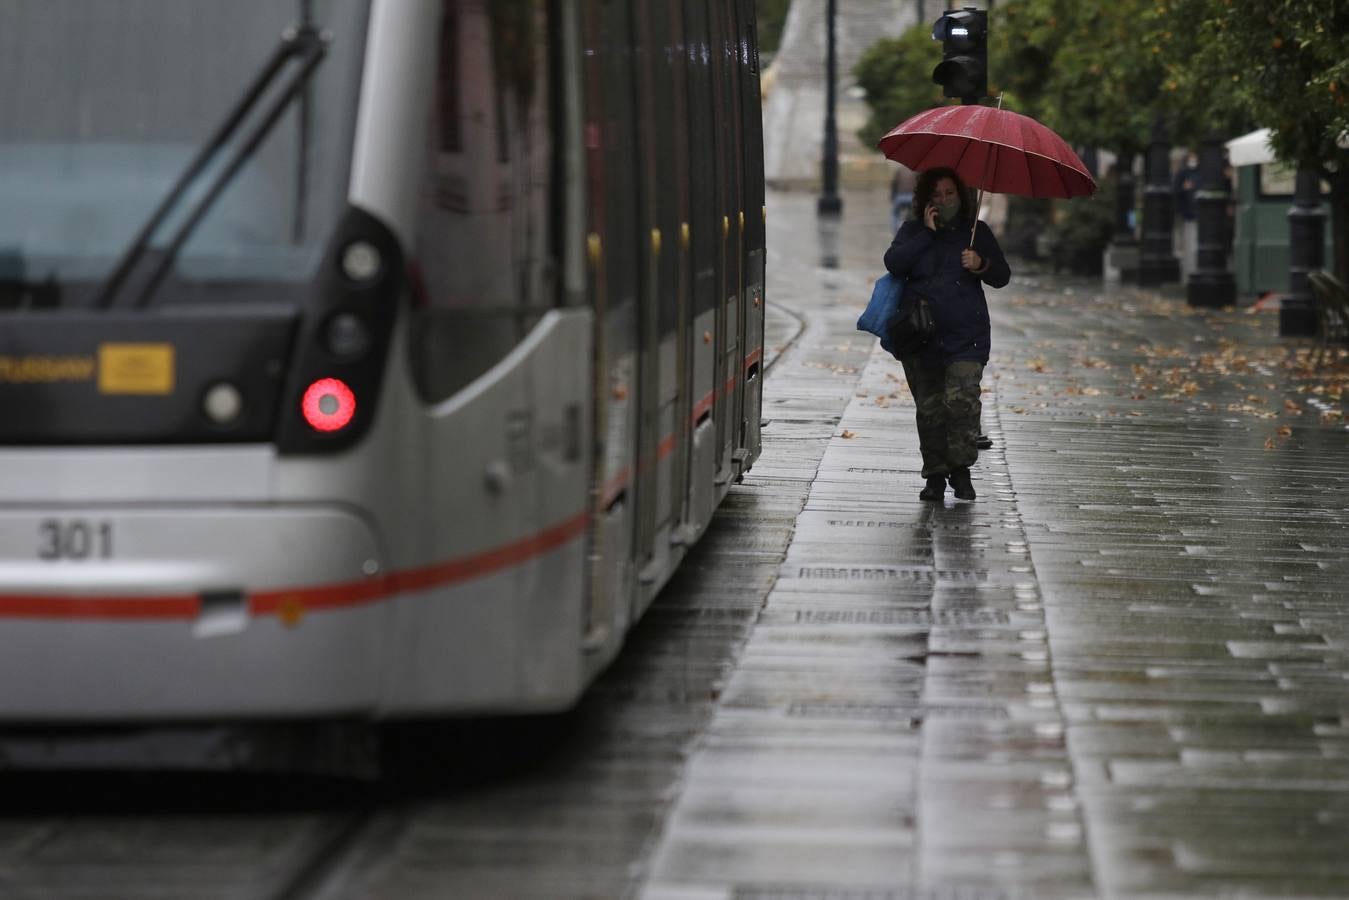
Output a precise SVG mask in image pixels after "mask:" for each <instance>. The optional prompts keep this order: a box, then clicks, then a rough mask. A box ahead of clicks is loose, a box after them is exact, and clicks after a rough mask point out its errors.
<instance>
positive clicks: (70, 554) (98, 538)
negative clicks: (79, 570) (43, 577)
mask: <svg viewBox="0 0 1349 900" xmlns="http://www.w3.org/2000/svg"><path fill="white" fill-rule="evenodd" d="M37 555H38V559H46V560H51V561H56V560H62V559H76V560H78V559H90V558H97V559H110V558H111V557H112V523H111V522H90V521H88V520H85V519H74V520H71V521H62V520H60V519H44V520H43V521H42V523H41V524H39V525H38V547H37Z"/></svg>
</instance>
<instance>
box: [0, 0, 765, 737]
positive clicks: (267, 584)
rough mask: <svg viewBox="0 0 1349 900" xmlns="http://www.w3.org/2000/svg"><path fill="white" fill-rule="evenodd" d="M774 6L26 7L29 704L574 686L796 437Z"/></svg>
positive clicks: (12, 160)
mask: <svg viewBox="0 0 1349 900" xmlns="http://www.w3.org/2000/svg"><path fill="white" fill-rule="evenodd" d="M762 158H763V151H762V132H761V125H760V103H759V66H758V55H757V46H756V38H755V25H754V9H753V0H662V2H660V3H650V2H646V0H298V2H278V0H232V2H230V3H219V2H216V0H99V2H98V3H89V2H86V0H0V485H2V487H0V727H19V728H42V727H47V726H60V727H62V728H68V727H70V726H73V725H89V726H99V725H111V724H117V725H119V726H124V725H144V726H154V725H165V726H173V725H175V724H181V723H201V722H207V723H218V722H239V723H249V722H267V721H276V720H311V719H320V720H327V721H331V720H341V721H361V722H379V721H390V720H399V719H409V718H417V717H426V716H434V717H441V716H458V715H472V714H483V713H495V712H511V713H528V712H545V711H555V710H562V709H565V708H568V707H569V706H571V705H574V704H575V702H576V701H577V700H578V698H579V697H580V696H581V695H582V693H583V692H584V690H585V688H586V686H587V684H588V683H589V682H590V681H591V680H593V679H594V677H595V676H596V674H597V673H598V672H599V671H601V670H602V669H603V668H604V667H605V665H606V664H607V663H608V662H609V661H611V660H612V659H613V657H614V656H615V654H616V653H617V652H618V650H619V647H620V645H621V644H622V642H623V639H624V635H625V633H626V632H627V631H628V629H629V627H630V626H631V625H632V623H633V622H634V621H636V619H637V618H638V617H639V616H640V615H641V614H642V612H643V610H644V609H645V608H646V606H647V605H648V604H650V603H651V601H652V599H653V597H654V596H655V595H656V593H657V592H658V591H659V590H660V588H661V586H662V585H663V584H664V583H665V582H666V581H667V580H668V579H669V577H670V576H671V574H672V573H673V572H674V571H675V569H676V567H677V566H678V565H679V563H680V561H681V559H682V558H683V556H684V555H685V553H686V552H687V550H688V548H689V547H690V546H691V545H692V544H693V543H694V542H695V541H696V540H697V539H698V538H699V536H700V535H701V534H702V532H703V530H704V529H705V528H706V526H707V524H708V522H709V520H710V518H711V516H712V514H713V511H714V510H715V508H716V506H717V505H718V502H719V501H720V499H721V498H722V497H723V496H724V495H725V493H726V492H727V490H728V489H729V486H730V485H731V483H732V482H733V481H734V480H735V479H736V478H737V477H738V476H739V475H740V474H741V473H743V472H744V471H745V470H746V469H747V468H749V466H750V465H751V464H752V463H753V461H754V460H755V459H756V457H757V455H758V453H759V447H760V437H759V427H760V385H761V381H762V365H761V363H762V345H763V312H764V305H763V304H764V212H763V202H764V200H763V163H762Z"/></svg>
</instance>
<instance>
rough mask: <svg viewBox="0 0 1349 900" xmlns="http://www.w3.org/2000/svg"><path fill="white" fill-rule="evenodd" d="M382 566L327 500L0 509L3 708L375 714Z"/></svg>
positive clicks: (126, 715) (81, 715) (85, 713)
mask: <svg viewBox="0 0 1349 900" xmlns="http://www.w3.org/2000/svg"><path fill="white" fill-rule="evenodd" d="M383 571H384V561H383V559H382V554H381V552H380V547H379V540H378V537H377V535H376V533H375V530H374V529H373V528H372V527H371V526H370V524H369V523H368V522H366V521H365V520H364V519H363V518H361V517H360V516H358V515H355V514H353V513H352V512H350V511H347V510H345V509H341V508H337V507H331V506H327V507H325V506H317V505H316V506H290V507H286V506H273V505H259V506H229V507H226V506H220V507H215V506H209V507H208V506H198V507H171V506H160V507H135V508H133V507H123V508H112V507H90V508H85V509H77V508H68V507H62V508H53V507H27V508H18V507H9V508H6V509H0V722H8V723H25V722H26V723H53V722H78V721H86V722H87V721H114V720H120V721H132V720H134V721H166V720H193V719H221V718H259V717H262V718H273V717H277V718H279V717H286V718H290V717H308V716H333V715H359V714H369V713H370V712H371V711H372V710H373V709H374V706H375V703H376V698H377V696H378V693H379V677H380V665H381V659H380V655H381V648H382V641H383V638H384V635H385V634H386V632H387V621H386V619H387V617H388V615H389V609H388V604H385V603H380V602H378V601H379V600H381V599H382V598H383V597H384V596H385V594H386V586H385V578H384V574H383Z"/></svg>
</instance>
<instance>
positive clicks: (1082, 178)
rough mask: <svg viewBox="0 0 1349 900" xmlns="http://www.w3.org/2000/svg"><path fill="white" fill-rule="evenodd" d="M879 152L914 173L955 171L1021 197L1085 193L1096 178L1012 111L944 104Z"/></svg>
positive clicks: (900, 130)
mask: <svg viewBox="0 0 1349 900" xmlns="http://www.w3.org/2000/svg"><path fill="white" fill-rule="evenodd" d="M880 148H881V152H883V153H884V154H885V155H886V156H887V157H889V158H890V159H893V160H894V161H895V162H898V163H902V164H904V165H906V166H908V167H909V168H910V169H914V170H915V171H924V170H926V169H935V168H938V167H942V166H944V167H947V168H951V169H955V170H956V172H957V173H958V174H959V175H960V177H961V178H962V179H964V181H965V183H966V184H968V185H970V186H971V187H977V188H980V189H982V190H985V191H992V192H993V193H995V194H1017V195H1019V196H1022V197H1083V196H1086V195H1089V194H1091V193H1094V192H1095V190H1096V181H1095V179H1093V178H1092V177H1091V173H1090V172H1088V171H1087V167H1086V166H1084V165H1083V164H1082V160H1080V159H1078V158H1077V154H1076V153H1074V152H1073V150H1072V148H1071V147H1069V146H1068V144H1067V143H1065V142H1064V140H1063V138H1061V137H1059V136H1058V135H1057V134H1055V133H1054V132H1053V131H1051V130H1050V129H1048V128H1046V127H1045V126H1044V125H1041V124H1040V123H1039V122H1037V121H1035V120H1034V119H1032V118H1030V117H1029V116H1023V115H1021V114H1020V113H1014V112H1012V111H1011V110H1006V109H995V108H993V107H991V106H942V107H938V108H937V109H929V110H928V111H927V112H921V113H919V114H918V115H916V116H913V117H912V118H909V119H906V120H905V121H904V122H902V123H900V124H899V125H897V126H896V127H895V128H894V129H893V130H892V131H890V133H889V134H887V135H886V136H885V137H883V138H881V141H880Z"/></svg>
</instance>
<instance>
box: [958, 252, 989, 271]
mask: <svg viewBox="0 0 1349 900" xmlns="http://www.w3.org/2000/svg"><path fill="white" fill-rule="evenodd" d="M960 264H961V265H962V266H964V267H965V268H967V269H969V270H970V271H971V272H978V271H979V270H980V269H982V268H983V267H984V260H983V258H982V257H980V256H979V254H978V253H976V252H974V251H973V250H969V249H966V250H962V251H960Z"/></svg>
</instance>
